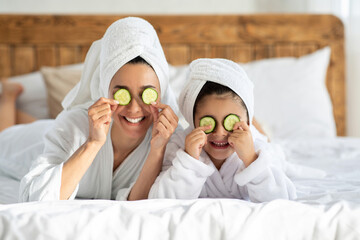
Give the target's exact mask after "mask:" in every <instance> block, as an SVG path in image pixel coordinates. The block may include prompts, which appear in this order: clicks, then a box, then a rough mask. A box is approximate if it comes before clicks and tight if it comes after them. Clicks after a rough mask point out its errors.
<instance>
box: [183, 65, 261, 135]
mask: <svg viewBox="0 0 360 240" xmlns="http://www.w3.org/2000/svg"><path fill="white" fill-rule="evenodd" d="M207 81H210V82H215V83H218V84H221V85H224V86H227V87H229V88H230V89H231V90H233V91H234V92H235V93H236V94H237V95H239V96H240V97H241V99H242V100H243V102H244V103H245V105H246V108H247V110H248V114H249V123H250V125H251V121H252V118H253V115H254V94H253V88H254V85H253V83H252V82H251V81H250V79H249V78H248V76H247V74H246V73H245V71H244V69H242V68H241V67H240V66H239V64H236V63H235V62H233V61H230V60H226V59H220V58H214V59H210V58H200V59H197V60H195V61H193V62H192V63H191V64H190V68H189V73H188V83H187V85H186V86H185V88H184V89H183V91H182V92H181V94H180V97H179V107H180V110H181V113H182V114H183V115H184V117H185V119H186V121H187V122H188V123H189V124H190V126H191V127H192V128H194V127H195V126H194V121H193V119H194V118H193V109H194V104H195V100H196V98H197V96H198V95H199V92H200V90H201V89H202V87H203V86H204V84H205V83H206V82H207Z"/></svg>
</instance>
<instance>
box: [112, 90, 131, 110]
mask: <svg viewBox="0 0 360 240" xmlns="http://www.w3.org/2000/svg"><path fill="white" fill-rule="evenodd" d="M114 99H115V100H116V101H118V102H119V104H120V105H123V106H124V105H128V104H129V103H130V101H131V95H130V92H129V91H128V90H127V89H125V88H121V89H119V90H117V91H116V93H115V94H114Z"/></svg>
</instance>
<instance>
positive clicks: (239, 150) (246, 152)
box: [228, 121, 257, 167]
mask: <svg viewBox="0 0 360 240" xmlns="http://www.w3.org/2000/svg"><path fill="white" fill-rule="evenodd" d="M228 142H229V144H230V146H231V147H232V148H234V149H235V151H236V154H237V155H238V157H239V158H240V159H241V160H242V161H243V162H244V164H245V167H247V166H249V165H250V164H251V163H252V162H253V161H255V160H256V159H257V154H256V153H255V148H254V142H253V138H252V135H251V131H250V128H249V126H248V125H247V123H246V122H244V121H240V122H237V123H235V125H234V129H233V132H232V133H231V134H230V136H229V138H228Z"/></svg>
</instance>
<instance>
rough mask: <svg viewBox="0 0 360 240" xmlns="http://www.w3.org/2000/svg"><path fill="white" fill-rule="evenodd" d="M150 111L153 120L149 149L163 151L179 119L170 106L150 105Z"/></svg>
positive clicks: (157, 103) (156, 103)
mask: <svg viewBox="0 0 360 240" xmlns="http://www.w3.org/2000/svg"><path fill="white" fill-rule="evenodd" d="M150 109H151V113H152V115H153V118H154V125H153V130H152V139H151V142H150V143H151V147H154V148H159V149H162V150H164V149H165V147H166V144H167V143H168V142H169V140H170V137H171V135H172V134H173V133H174V132H175V129H176V128H177V125H178V121H179V118H178V116H176V114H175V113H174V111H173V110H172V109H171V107H170V106H168V105H166V104H162V103H160V102H155V103H152V104H151V106H150ZM159 109H160V110H161V111H160V112H159Z"/></svg>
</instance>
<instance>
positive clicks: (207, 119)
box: [200, 116, 216, 134]
mask: <svg viewBox="0 0 360 240" xmlns="http://www.w3.org/2000/svg"><path fill="white" fill-rule="evenodd" d="M208 125H211V126H212V128H211V129H208V130H206V131H205V133H206V134H208V133H211V132H213V131H214V129H215V126H216V122H215V119H214V118H213V117H209V116H206V117H202V118H201V119H200V127H202V126H208Z"/></svg>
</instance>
